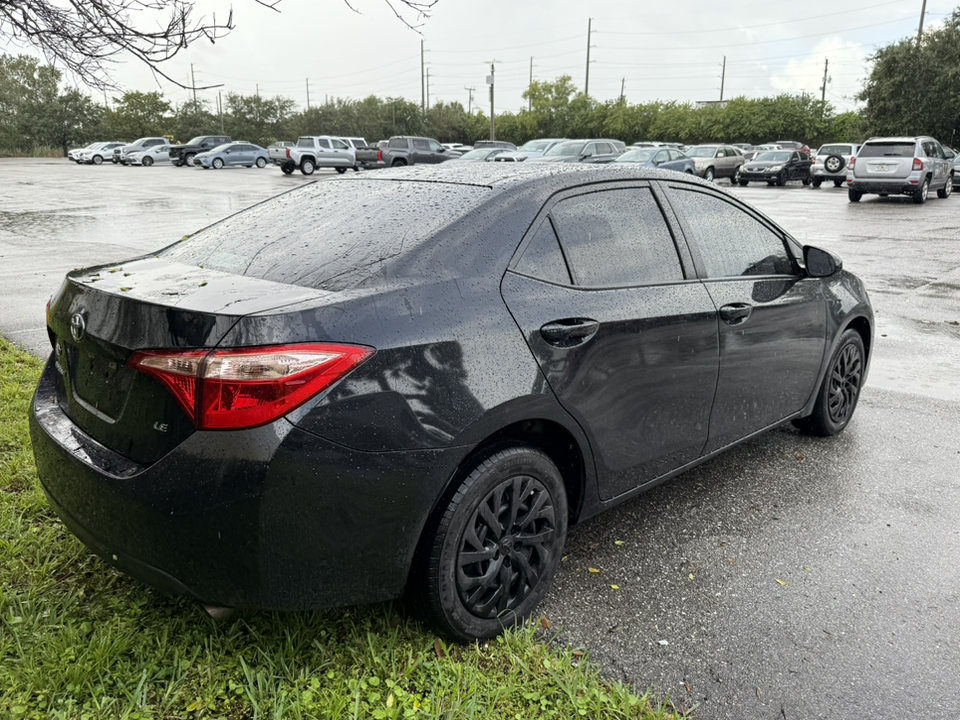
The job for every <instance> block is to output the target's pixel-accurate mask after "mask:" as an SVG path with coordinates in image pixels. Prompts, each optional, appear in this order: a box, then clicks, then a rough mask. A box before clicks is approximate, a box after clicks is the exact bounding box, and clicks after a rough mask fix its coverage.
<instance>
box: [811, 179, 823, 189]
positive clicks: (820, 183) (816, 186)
mask: <svg viewBox="0 0 960 720" xmlns="http://www.w3.org/2000/svg"><path fill="white" fill-rule="evenodd" d="M810 182H811V183H813V186H814V187H815V188H818V187H820V186H821V185H822V184H823V180H821V179H820V178H814V179H813V180H811V181H810Z"/></svg>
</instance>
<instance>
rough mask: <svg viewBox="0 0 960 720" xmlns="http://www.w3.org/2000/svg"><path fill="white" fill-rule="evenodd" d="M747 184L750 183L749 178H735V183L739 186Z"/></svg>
mask: <svg viewBox="0 0 960 720" xmlns="http://www.w3.org/2000/svg"><path fill="white" fill-rule="evenodd" d="M749 184H750V181H749V180H744V179H743V178H740V179H739V180H737V185H739V186H740V187H746V186H747V185H749Z"/></svg>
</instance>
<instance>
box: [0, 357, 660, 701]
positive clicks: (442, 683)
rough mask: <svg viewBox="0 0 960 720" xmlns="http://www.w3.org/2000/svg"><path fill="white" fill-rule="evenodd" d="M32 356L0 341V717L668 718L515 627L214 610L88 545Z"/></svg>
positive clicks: (389, 613)
mask: <svg viewBox="0 0 960 720" xmlns="http://www.w3.org/2000/svg"><path fill="white" fill-rule="evenodd" d="M40 369H41V362H40V361H39V360H37V359H36V358H34V357H32V356H30V355H28V354H27V353H25V352H23V351H21V350H18V349H16V348H14V347H13V346H12V345H11V344H10V343H8V342H7V341H6V340H3V339H2V338H0V382H2V385H0V716H3V717H19V718H37V719H39V718H43V719H44V720H47V719H51V718H52V719H58V718H62V719H64V720H67V719H70V720H73V719H82V720H86V719H87V718H91V719H92V718H97V719H99V718H118V719H120V718H123V719H128V720H137V719H142V718H163V719H165V720H166V719H172V718H183V719H185V720H186V719H190V720H194V719H200V718H226V719H228V720H244V719H250V720H254V719H256V720H259V719H261V718H263V719H264V720H267V719H268V718H269V719H271V720H279V719H280V718H284V719H287V718H289V719H291V720H301V719H305V718H338V719H339V718H458V719H459V718H483V719H487V718H521V719H526V718H533V717H537V718H541V717H542V718H564V719H568V718H573V717H586V718H633V719H636V720H653V719H654V718H660V719H664V718H675V717H677V715H675V714H674V713H673V711H672V710H671V708H670V707H669V706H668V705H664V704H655V703H653V702H652V701H651V700H650V698H649V696H648V695H638V694H636V693H634V692H632V691H631V690H630V688H628V687H626V686H624V685H622V684H618V683H611V682H607V681H605V680H604V679H602V678H600V677H599V675H598V671H597V669H596V667H594V666H592V665H591V664H590V663H589V661H588V660H586V659H585V658H584V657H582V656H581V655H582V654H580V653H574V652H573V651H571V650H570V649H568V648H563V647H556V646H552V645H550V644H549V642H548V641H547V640H548V639H546V638H544V637H542V634H538V632H537V630H536V628H534V627H532V626H531V627H526V628H523V629H521V630H518V631H516V632H511V633H508V634H507V635H505V636H504V637H501V638H498V639H497V640H496V641H492V642H490V643H486V644H483V645H476V644H475V645H470V646H466V647H460V646H449V645H445V644H444V643H442V642H440V641H439V640H437V638H435V637H434V636H433V635H432V634H430V633H429V632H427V631H426V630H424V628H423V627H422V626H420V625H419V624H418V623H417V622H415V621H414V620H411V619H409V618H407V617H406V616H405V615H404V614H403V612H402V610H401V609H400V608H399V607H398V606H396V605H394V604H389V603H388V604H382V605H375V606H371V607H360V608H348V609H345V610H343V609H341V610H335V611H327V612H310V613H245V614H243V615H241V616H239V617H237V618H235V619H232V620H227V621H225V622H221V623H216V622H214V621H213V620H211V619H210V618H209V617H207V615H206V614H205V613H204V612H203V610H202V609H201V608H200V607H199V606H197V605H196V604H195V603H193V602H192V601H190V600H187V599H185V598H178V597H170V596H166V595H163V594H161V593H158V592H155V591H153V590H151V589H150V588H147V587H146V586H144V585H142V584H140V583H138V582H137V581H134V580H132V579H130V578H127V577H126V576H124V575H122V574H120V573H118V572H117V571H115V570H114V569H112V568H111V567H109V566H107V565H106V564H104V563H102V562H101V561H100V560H99V559H98V558H96V557H95V556H93V555H91V554H90V553H89V552H88V551H87V550H86V548H85V547H84V546H83V545H82V544H81V543H80V542H79V541H78V540H77V539H76V538H74V537H73V536H72V535H71V534H70V533H69V532H67V531H66V529H65V528H64V527H63V525H62V524H61V523H60V522H59V520H57V518H56V517H55V516H54V515H53V513H52V512H51V511H50V509H49V508H48V507H47V504H46V502H45V500H44V498H43V494H42V491H41V490H40V486H39V482H38V480H37V477H36V469H35V468H34V465H33V456H32V453H31V450H30V441H29V437H28V433H27V409H28V407H29V403H30V398H31V395H32V391H33V389H34V387H35V385H36V382H37V378H38V376H39V374H40Z"/></svg>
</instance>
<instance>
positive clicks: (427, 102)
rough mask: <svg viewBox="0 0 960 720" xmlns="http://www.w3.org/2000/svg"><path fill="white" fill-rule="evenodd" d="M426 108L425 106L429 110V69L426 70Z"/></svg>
mask: <svg viewBox="0 0 960 720" xmlns="http://www.w3.org/2000/svg"><path fill="white" fill-rule="evenodd" d="M426 106H427V110H429V109H430V68H427V92H426Z"/></svg>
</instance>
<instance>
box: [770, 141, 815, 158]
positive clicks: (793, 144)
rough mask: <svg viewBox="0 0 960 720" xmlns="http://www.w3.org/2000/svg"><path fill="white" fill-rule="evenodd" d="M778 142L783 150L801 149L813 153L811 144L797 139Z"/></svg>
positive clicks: (807, 153) (809, 153) (803, 151)
mask: <svg viewBox="0 0 960 720" xmlns="http://www.w3.org/2000/svg"><path fill="white" fill-rule="evenodd" d="M776 144H777V145H779V146H780V149H781V150H799V151H801V152H802V153H804V154H806V155H812V154H813V152H812V151H811V150H810V146H809V145H807V144H806V143H802V142H797V141H796V140H777V142H776Z"/></svg>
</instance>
